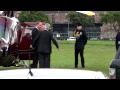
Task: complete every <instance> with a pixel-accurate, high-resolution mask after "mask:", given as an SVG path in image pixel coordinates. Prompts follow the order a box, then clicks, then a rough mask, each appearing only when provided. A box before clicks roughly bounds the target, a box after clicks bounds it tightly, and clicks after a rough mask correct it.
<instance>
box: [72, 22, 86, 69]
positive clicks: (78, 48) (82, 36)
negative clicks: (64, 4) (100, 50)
mask: <svg viewBox="0 0 120 90" xmlns="http://www.w3.org/2000/svg"><path fill="white" fill-rule="evenodd" d="M82 26H83V25H82V24H81V23H78V24H77V29H76V30H75V31H74V37H76V42H75V68H78V54H79V53H80V57H81V66H82V68H84V67H85V62H84V46H85V45H86V43H87V36H86V33H85V31H84V30H82Z"/></svg>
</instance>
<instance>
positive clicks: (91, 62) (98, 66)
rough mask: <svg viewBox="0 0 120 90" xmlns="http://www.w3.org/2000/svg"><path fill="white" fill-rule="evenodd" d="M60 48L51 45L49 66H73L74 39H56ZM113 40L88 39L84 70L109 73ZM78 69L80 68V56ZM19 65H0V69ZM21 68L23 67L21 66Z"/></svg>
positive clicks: (113, 54)
mask: <svg viewBox="0 0 120 90" xmlns="http://www.w3.org/2000/svg"><path fill="white" fill-rule="evenodd" d="M58 43H59V46H60V50H59V53H58V50H57V49H56V47H55V46H54V45H53V46H52V54H51V68H65V69H66V68H67V69H73V68H74V41H58ZM115 53H116V51H115V41H88V43H87V45H86V46H85V50H84V57H85V66H86V67H85V68H84V70H94V71H102V72H103V73H105V74H106V75H109V65H110V62H111V60H113V59H114V57H115ZM78 63H79V64H78V69H80V70H81V69H82V68H81V62H80V57H79V61H78ZM15 68H20V67H2V66H1V67H0V70H4V69H15ZM22 68H23V67H22Z"/></svg>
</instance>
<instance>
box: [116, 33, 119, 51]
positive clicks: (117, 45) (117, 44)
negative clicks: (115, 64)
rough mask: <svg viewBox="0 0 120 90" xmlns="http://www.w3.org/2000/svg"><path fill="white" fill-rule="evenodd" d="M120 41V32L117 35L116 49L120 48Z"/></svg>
mask: <svg viewBox="0 0 120 90" xmlns="http://www.w3.org/2000/svg"><path fill="white" fill-rule="evenodd" d="M118 42H120V32H118V33H117V35H116V40H115V45H116V50H118V48H119V46H120V44H119V43H118Z"/></svg>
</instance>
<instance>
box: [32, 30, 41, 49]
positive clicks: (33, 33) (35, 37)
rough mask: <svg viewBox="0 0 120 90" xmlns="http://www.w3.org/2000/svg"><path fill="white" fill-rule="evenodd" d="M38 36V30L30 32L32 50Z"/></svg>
mask: <svg viewBox="0 0 120 90" xmlns="http://www.w3.org/2000/svg"><path fill="white" fill-rule="evenodd" d="M39 34H40V31H38V30H36V29H34V30H33V31H32V47H33V48H34V47H35V44H36V41H37V39H38V37H39Z"/></svg>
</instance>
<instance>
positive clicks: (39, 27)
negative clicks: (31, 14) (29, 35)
mask: <svg viewBox="0 0 120 90" xmlns="http://www.w3.org/2000/svg"><path fill="white" fill-rule="evenodd" d="M36 27H37V28H38V29H40V30H41V27H42V22H38V23H37V25H36Z"/></svg>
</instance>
